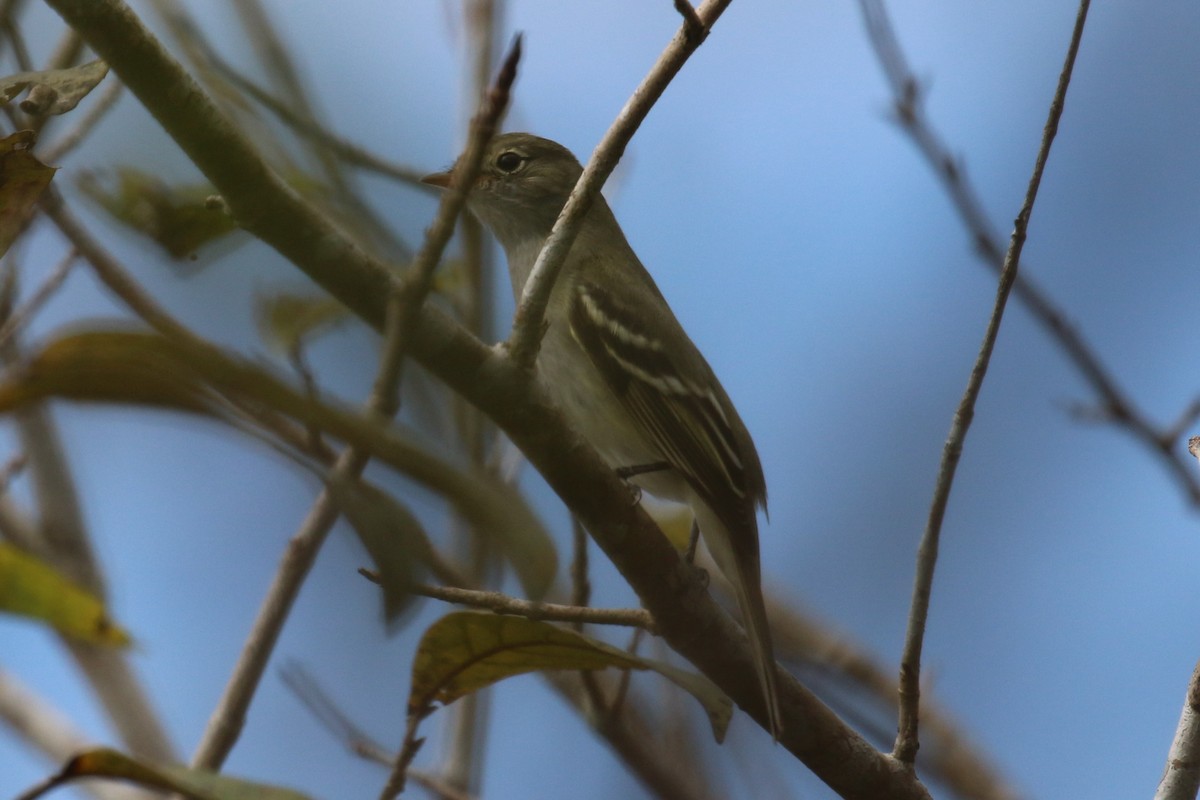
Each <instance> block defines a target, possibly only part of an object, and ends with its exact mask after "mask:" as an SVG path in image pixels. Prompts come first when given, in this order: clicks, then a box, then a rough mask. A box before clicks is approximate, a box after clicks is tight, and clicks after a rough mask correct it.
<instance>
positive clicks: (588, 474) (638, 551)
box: [47, 0, 929, 800]
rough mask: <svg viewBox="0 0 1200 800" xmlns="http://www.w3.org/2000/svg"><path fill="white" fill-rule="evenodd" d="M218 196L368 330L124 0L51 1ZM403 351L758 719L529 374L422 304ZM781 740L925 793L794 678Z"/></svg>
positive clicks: (372, 265) (323, 245)
mask: <svg viewBox="0 0 1200 800" xmlns="http://www.w3.org/2000/svg"><path fill="white" fill-rule="evenodd" d="M47 3H48V4H49V5H50V6H51V7H52V8H53V9H54V10H55V11H57V12H58V13H59V14H60V15H61V16H62V17H63V18H64V19H65V20H66V21H67V23H68V24H69V25H71V26H72V27H74V28H75V29H76V30H78V31H79V33H80V35H82V36H83V37H84V39H85V40H86V41H87V42H88V44H89V45H90V46H91V47H92V49H93V50H95V51H96V52H97V54H99V55H100V56H101V57H102V58H104V59H105V61H107V62H108V64H109V65H110V67H111V68H112V70H113V71H114V72H115V73H116V74H117V75H118V76H119V77H120V78H121V79H122V80H123V81H124V82H125V84H126V85H127V86H128V87H129V88H130V90H131V91H132V93H133V94H134V95H135V96H137V97H138V99H139V100H140V101H141V102H142V104H143V105H145V106H146V108H147V109H148V110H149V111H150V113H151V114H153V115H154V117H155V118H156V119H157V120H158V122H159V124H161V125H162V126H163V128H164V129H165V130H166V132H167V133H168V135H170V136H171V137H172V138H173V139H174V140H175V142H176V143H177V144H178V145H179V146H180V148H181V149H182V150H183V151H184V152H185V153H186V154H187V155H188V156H189V157H190V158H191V159H192V161H193V162H194V163H195V164H196V165H197V167H199V169H200V170H201V171H202V172H203V173H204V174H205V176H206V177H207V178H208V179H209V180H210V181H212V182H213V184H214V185H215V186H216V187H217V189H218V190H219V191H220V192H221V194H222V195H223V196H224V197H225V199H226V201H227V203H228V205H229V207H230V209H231V210H232V211H233V213H234V215H235V217H236V218H237V219H238V221H239V222H240V224H241V225H242V226H243V227H244V228H246V229H247V230H248V231H250V232H251V233H253V234H255V235H256V236H258V237H259V238H261V239H262V240H263V241H264V242H266V243H267V244H269V245H270V246H272V247H274V248H275V249H276V250H278V251H279V252H280V253H281V254H282V255H283V256H284V257H286V258H288V259H289V260H291V261H292V262H293V263H294V264H295V265H296V266H297V267H298V268H299V269H301V270H302V271H303V272H305V273H306V274H307V275H309V276H310V277H311V278H312V279H313V280H314V281H316V282H317V283H318V284H320V285H321V286H322V287H324V288H325V289H326V290H327V291H329V292H330V293H331V294H332V295H333V296H335V297H336V298H338V299H339V300H340V301H341V302H343V303H344V304H345V305H346V306H347V307H348V308H350V309H351V310H353V311H354V312H355V313H356V314H358V315H359V316H360V317H362V318H363V319H364V320H365V321H367V322H368V323H370V324H372V325H374V326H375V327H380V326H381V325H382V323H383V318H384V312H385V309H384V306H385V300H386V298H387V296H388V289H389V285H388V272H387V270H386V267H385V266H384V265H383V264H382V263H380V262H379V261H377V260H376V259H373V258H372V257H370V256H369V255H368V254H367V253H365V252H364V251H363V250H362V249H361V248H359V247H357V246H356V245H354V244H353V243H352V242H351V241H350V240H349V239H348V238H347V237H345V236H344V235H342V234H341V232H339V231H338V230H337V228H336V227H335V226H334V225H333V224H331V223H330V222H329V221H328V220H327V219H326V218H324V217H323V216H322V215H320V214H319V213H317V212H316V211H315V210H314V209H313V208H312V207H311V206H310V205H308V204H307V203H305V202H304V201H303V200H302V199H301V198H300V197H299V196H297V195H296V193H295V192H293V191H292V190H291V189H290V188H288V187H287V186H286V185H285V184H284V182H283V181H282V180H280V178H279V177H278V176H277V175H276V174H275V173H274V172H272V170H271V169H270V168H269V167H268V166H267V165H266V164H265V163H264V162H263V161H262V159H261V158H259V156H258V154H257V153H256V151H255V150H254V148H253V146H252V145H251V143H250V142H249V141H248V140H247V139H246V137H244V136H243V135H241V133H239V132H238V131H237V130H236V129H235V128H234V126H233V125H232V124H231V123H230V121H229V120H228V118H226V117H225V116H224V115H223V114H221V113H220V112H219V111H218V110H217V108H216V106H215V105H214V104H213V102H212V101H211V99H209V98H208V97H207V96H206V95H205V94H204V92H203V91H202V90H201V89H200V87H199V86H198V85H197V84H196V82H195V81H194V80H193V79H192V78H191V76H190V75H188V74H187V73H186V71H185V70H184V69H183V68H182V67H181V66H180V65H179V63H178V62H177V61H176V60H175V59H174V58H172V57H171V56H170V55H169V54H168V53H167V52H166V51H165V50H164V49H163V47H162V46H161V45H160V44H159V43H158V42H157V40H155V39H154V37H153V36H152V35H151V34H150V32H149V31H148V30H147V29H146V28H145V27H144V26H143V25H142V24H141V22H140V21H139V20H138V19H137V17H136V16H135V15H134V14H133V13H132V12H131V11H130V10H129V8H128V7H127V6H126V5H125V4H124V3H123V2H120V1H119V0H47ZM410 348H411V349H410V352H411V353H412V355H413V356H414V357H416V358H417V359H418V360H419V361H420V362H421V363H422V364H424V366H426V367H427V368H428V369H429V370H430V371H431V372H433V373H434V374H435V375H437V376H438V377H439V378H441V379H442V380H444V381H445V382H446V383H447V384H448V385H449V386H450V387H451V388H453V389H454V390H455V391H457V392H459V393H460V394H462V395H463V396H464V397H466V398H467V399H468V400H470V401H471V402H472V403H473V404H474V405H475V406H477V407H478V408H479V409H481V410H482V411H483V412H484V413H486V414H487V415H488V416H489V417H491V418H492V419H493V420H494V421H495V422H496V423H497V425H499V426H500V427H501V428H503V429H504V430H505V431H506V432H507V433H508V435H509V436H510V437H511V438H512V440H513V441H514V442H515V443H516V444H517V445H518V446H519V447H520V448H521V450H522V451H523V452H525V454H526V455H527V456H528V457H529V459H530V461H531V462H532V463H533V464H534V465H535V466H536V467H537V468H538V470H539V471H540V472H541V473H542V474H543V475H544V476H546V478H547V480H548V482H549V483H550V485H551V487H552V488H553V489H554V490H555V491H556V492H557V493H558V495H559V496H560V497H561V498H562V499H563V500H564V502H565V503H566V504H567V506H568V507H569V508H570V509H571V510H572V511H573V512H574V513H575V514H577V515H578V516H579V518H580V519H581V520H582V521H583V523H584V524H585V525H586V526H587V528H588V530H589V531H591V533H592V535H593V537H594V538H595V539H596V541H597V543H598V544H599V545H600V547H601V548H602V549H603V550H604V551H605V553H606V554H607V555H608V556H609V558H610V559H612V561H613V563H614V564H615V565H616V566H617V568H618V569H619V570H620V571H621V573H622V575H623V576H624V577H625V579H626V580H627V581H629V583H630V585H631V586H632V587H633V589H634V590H635V591H636V592H637V594H638V595H639V597H640V598H641V600H642V602H643V603H644V605H645V606H646V608H647V609H648V610H649V611H650V612H651V613H652V614H653V615H654V618H655V620H656V621H657V622H658V624H659V627H660V631H661V633H662V635H663V637H664V638H665V639H666V640H667V642H668V643H669V644H670V645H671V646H672V647H673V648H674V649H675V650H676V651H678V652H679V653H680V654H682V655H683V656H684V657H685V658H687V659H689V660H690V661H692V663H694V664H695V665H696V666H697V667H698V668H699V669H700V670H701V671H702V672H704V673H705V674H706V675H707V676H708V677H709V678H711V679H712V680H713V681H714V682H716V683H717V684H718V685H719V686H720V687H721V688H722V689H723V690H724V691H726V692H727V693H728V694H729V695H730V696H731V697H732V698H733V699H734V700H735V701H736V702H737V703H738V704H739V705H740V706H741V707H742V708H744V709H746V710H747V712H748V713H750V714H751V715H752V716H753V717H754V718H755V719H757V720H758V721H759V724H765V721H766V713H765V712H766V709H765V708H764V706H763V704H762V699H761V692H760V690H759V687H758V682H757V679H756V677H755V671H754V664H753V657H752V655H751V652H750V648H749V644H748V641H747V639H746V637H745V635H744V634H743V632H742V631H741V629H740V628H739V627H738V626H737V625H736V624H735V623H734V622H733V620H732V619H730V618H729V617H728V616H727V615H726V614H725V613H724V611H722V610H721V609H720V607H719V606H718V605H717V604H716V603H715V602H714V601H713V599H712V598H711V597H710V596H709V595H708V593H707V591H706V590H705V587H704V586H703V585H702V582H701V581H700V579H699V578H698V576H697V575H696V574H695V573H694V571H693V570H691V569H690V568H689V567H687V565H685V564H683V562H682V561H681V560H680V559H679V557H678V554H677V553H676V552H675V550H674V549H673V548H672V547H671V545H670V544H669V543H668V542H667V540H666V539H665V538H664V537H663V536H662V535H661V533H660V532H659V531H658V529H657V527H656V526H655V525H654V523H653V521H651V519H650V518H649V517H648V516H647V515H646V514H645V512H643V511H642V509H641V508H640V507H638V506H631V505H630V504H629V490H628V487H627V486H626V485H625V483H624V482H623V481H621V480H620V479H619V478H618V477H617V476H616V475H615V474H614V473H613V472H612V470H610V469H608V468H607V467H606V466H605V465H604V463H603V462H602V461H601V460H600V458H599V456H597V455H596V453H595V452H594V451H593V450H592V449H591V448H590V447H588V445H587V444H586V443H585V442H584V441H583V440H582V439H580V438H579V437H578V436H577V435H576V434H575V433H574V431H572V430H571V429H570V427H568V426H567V424H566V423H565V421H564V420H563V418H562V417H561V415H560V414H559V413H558V411H557V410H556V409H555V408H554V407H553V406H551V405H550V403H549V402H548V400H547V398H546V396H545V394H544V392H542V391H541V390H540V388H539V387H538V386H537V385H536V384H535V383H534V382H533V381H531V380H530V377H529V374H528V372H527V371H526V370H524V369H521V368H520V367H518V366H517V365H515V364H514V363H513V362H512V361H511V360H510V359H508V358H507V357H505V356H504V355H503V354H502V353H501V352H499V351H497V350H493V349H491V348H488V347H487V346H485V345H484V344H482V343H481V342H480V341H479V340H477V339H476V338H474V337H473V336H471V335H470V334H469V333H467V332H466V331H465V330H464V329H463V328H462V327H461V326H459V325H458V324H457V323H455V322H454V321H453V320H451V319H450V318H449V317H448V316H447V315H446V314H444V313H441V312H440V311H438V310H436V309H433V308H429V307H426V308H424V309H423V310H422V312H421V314H420V318H419V324H418V326H417V329H416V331H415V334H414V336H413V339H412V341H411V342H410ZM780 688H781V695H782V706H783V714H784V721H785V730H786V733H785V735H784V736H783V737H782V739H781V743H782V744H783V745H784V746H785V747H786V748H787V749H788V750H789V751H790V752H792V753H793V754H795V755H796V756H797V757H798V758H800V759H801V760H802V761H803V762H804V763H805V764H807V765H808V767H809V768H810V769H812V770H813V772H814V773H816V774H817V775H818V776H819V777H820V778H821V779H822V780H824V781H825V782H826V783H827V784H829V785H830V786H831V787H832V788H833V789H834V791H836V792H838V793H839V794H840V795H841V796H842V797H845V798H862V799H863V800H867V799H868V798H869V799H870V800H876V799H877V798H881V797H888V798H896V799H898V800H899V799H904V798H928V797H929V795H928V792H927V791H926V790H925V788H924V787H923V786H922V785H921V784H920V782H919V781H918V780H917V779H916V777H915V776H914V775H913V773H912V771H911V770H909V769H907V768H906V767H904V766H903V765H901V764H900V763H899V762H897V761H895V760H894V759H892V758H891V757H890V756H888V755H885V754H882V753H880V752H878V751H877V750H875V749H874V748H873V747H872V746H871V745H870V744H869V743H868V742H867V741H866V740H864V739H863V738H862V737H861V736H860V735H858V734H857V733H856V732H855V731H853V730H851V729H850V728H848V727H847V726H846V725H845V724H843V723H842V722H841V721H840V720H839V719H838V718H837V717H836V716H835V715H834V714H833V712H831V711H830V710H829V709H828V708H827V707H826V706H824V705H823V704H822V703H821V702H820V701H819V700H817V699H816V697H814V696H813V695H812V694H811V693H810V692H809V691H807V690H806V689H805V688H804V687H803V686H801V685H800V683H799V682H797V681H796V680H795V679H792V678H787V679H786V680H784V681H783V682H782V684H781V687H780Z"/></svg>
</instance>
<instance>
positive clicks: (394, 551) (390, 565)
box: [325, 480, 433, 623]
mask: <svg viewBox="0 0 1200 800" xmlns="http://www.w3.org/2000/svg"><path fill="white" fill-rule="evenodd" d="M325 485H326V486H327V487H328V489H329V493H330V494H331V495H332V496H333V499H334V502H335V503H337V505H338V507H339V508H340V509H341V510H342V514H344V515H345V517H346V521H347V522H349V523H350V526H351V527H352V528H353V529H354V532H355V533H356V534H357V535H358V540H359V541H360V542H362V545H363V547H365V548H366V550H367V554H368V555H370V556H371V561H372V562H374V564H375V570H376V572H377V573H378V574H379V585H380V588H381V589H382V590H383V617H384V620H385V621H386V622H388V623H393V622H395V621H396V619H397V618H399V616H400V615H401V614H403V613H404V611H405V610H407V609H408V607H409V606H410V605H411V604H412V601H413V600H414V599H415V597H416V595H414V594H413V592H412V587H413V586H414V585H415V584H416V583H418V582H419V581H420V580H421V579H422V578H423V577H424V575H425V573H426V569H425V565H426V564H428V563H429V559H430V556H431V555H432V553H433V547H432V545H431V544H430V543H429V538H428V537H427V536H426V535H425V530H424V528H422V527H421V523H420V522H419V521H418V520H417V518H416V517H415V516H413V513H412V512H411V511H409V510H408V509H407V508H405V507H404V506H403V505H401V503H400V502H399V501H398V500H396V499H395V498H394V497H392V496H391V495H389V494H387V493H386V492H384V491H381V490H380V489H377V488H375V487H374V486H369V485H367V484H365V483H361V482H359V481H345V480H326V482H325Z"/></svg>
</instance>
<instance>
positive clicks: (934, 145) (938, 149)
mask: <svg viewBox="0 0 1200 800" xmlns="http://www.w3.org/2000/svg"><path fill="white" fill-rule="evenodd" d="M859 4H860V7H861V8H862V12H863V18H864V21H865V24H866V28H867V34H868V37H869V39H870V41H871V45H872V47H873V48H874V49H875V54H876V56H877V57H878V59H879V61H880V64H881V66H882V67H883V71H884V75H885V77H886V78H887V79H888V82H889V83H890V84H891V87H892V94H893V102H894V104H895V112H896V121H897V122H898V123H899V125H900V127H901V129H902V130H903V131H904V132H905V133H906V134H907V135H908V136H909V138H910V139H912V141H913V143H914V144H915V145H916V146H917V149H918V150H919V151H920V152H921V154H922V155H923V156H924V157H925V160H926V161H927V162H928V163H929V165H930V167H932V168H933V170H934V172H935V173H936V174H937V176H938V178H940V179H941V182H942V185H943V186H944V187H945V189H946V192H947V193H948V194H949V196H950V200H951V202H952V203H953V204H954V207H955V208H956V209H957V210H958V213H959V216H960V217H961V218H962V220H963V224H964V225H965V227H966V229H967V232H968V234H969V235H970V237H971V239H972V241H973V242H974V244H975V250H976V252H977V253H978V254H979V257H980V258H981V259H982V260H983V262H984V263H985V264H986V265H987V266H989V267H991V268H992V269H994V270H997V271H998V270H999V269H1000V268H1001V267H1002V265H1003V261H1004V249H1003V248H1002V247H1001V244H1000V241H1001V238H1000V236H999V235H998V234H997V233H996V231H995V230H994V228H993V227H992V225H991V222H990V221H989V220H988V217H987V213H986V212H985V211H984V210H983V203H982V202H981V201H980V199H979V194H978V192H977V191H975V189H974V187H973V186H972V185H971V183H970V180H969V179H968V177H967V174H966V171H965V170H964V169H963V167H962V165H961V164H960V163H959V161H958V160H957V159H956V158H955V157H954V156H953V155H952V154H951V150H950V148H948V147H947V146H946V144H945V143H944V142H943V141H942V139H941V137H940V136H939V135H938V133H937V132H936V131H934V130H933V128H932V126H931V125H930V122H929V119H928V117H927V116H926V114H925V105H924V93H923V91H922V87H921V84H920V82H919V81H918V80H917V78H916V76H915V75H914V74H913V72H912V70H911V69H910V68H909V66H908V62H907V60H906V59H905V57H904V53H903V51H902V50H901V48H900V43H899V41H898V40H897V39H896V34H895V31H894V30H893V28H892V24H891V21H890V20H889V18H888V15H887V10H886V8H885V6H884V4H883V0H859ZM1013 293H1014V294H1015V295H1016V297H1017V299H1018V300H1020V301H1021V303H1022V304H1023V305H1024V306H1025V308H1027V309H1028V310H1029V311H1030V313H1031V314H1032V315H1033V317H1034V319H1036V320H1037V321H1038V322H1039V323H1040V324H1041V325H1042V327H1043V328H1045V329H1046V331H1047V332H1048V333H1049V334H1050V336H1051V337H1052V338H1053V339H1054V340H1055V341H1057V342H1058V344H1059V346H1060V347H1061V348H1062V350H1063V351H1064V352H1065V353H1066V355H1067V357H1068V359H1070V361H1071V363H1072V364H1073V365H1074V366H1075V369H1077V370H1078V371H1079V373H1080V375H1081V376H1082V377H1083V379H1084V380H1085V381H1086V382H1087V383H1088V385H1090V386H1091V387H1092V390H1093V391H1094V392H1095V393H1096V395H1097V396H1098V397H1099V402H1100V404H1101V406H1102V407H1103V413H1100V414H1090V415H1088V416H1087V417H1086V418H1089V419H1101V420H1104V421H1107V422H1112V423H1114V424H1116V425H1118V426H1119V427H1121V428H1123V429H1125V430H1127V431H1128V432H1129V433H1130V434H1132V435H1133V437H1134V438H1135V439H1136V440H1137V441H1139V442H1141V443H1142V444H1144V445H1145V446H1146V447H1148V448H1149V449H1150V451H1151V452H1153V453H1155V454H1156V455H1157V456H1158V458H1159V460H1160V461H1161V462H1162V464H1163V466H1164V467H1166V469H1167V471H1168V472H1169V473H1170V474H1171V476H1172V477H1174V478H1175V480H1176V482H1177V483H1178V484H1179V486H1180V488H1181V489H1183V491H1184V493H1185V494H1186V495H1187V496H1188V499H1189V500H1190V501H1191V502H1192V504H1193V505H1200V480H1198V479H1197V477H1196V475H1195V473H1194V472H1193V471H1192V470H1191V467H1190V464H1188V462H1187V459H1186V458H1185V457H1184V455H1183V454H1182V453H1181V452H1180V448H1179V438H1180V437H1181V436H1182V430H1180V429H1179V428H1178V427H1176V426H1171V427H1167V428H1166V429H1159V428H1158V426H1156V425H1155V424H1154V423H1153V422H1151V421H1150V420H1149V418H1148V417H1147V416H1146V415H1145V414H1144V413H1143V412H1142V411H1141V410H1140V409H1139V408H1138V407H1137V405H1136V404H1135V403H1134V402H1133V401H1132V400H1131V399H1130V398H1129V397H1128V395H1127V394H1126V393H1125V391H1124V390H1123V389H1122V388H1121V387H1120V386H1118V385H1117V382H1116V380H1115V378H1114V377H1113V376H1112V375H1111V374H1110V372H1109V370H1108V369H1107V368H1106V367H1105V366H1104V364H1103V363H1101V361H1100V357H1099V356H1098V355H1097V354H1096V353H1095V351H1094V350H1093V349H1092V348H1091V346H1090V345H1089V344H1088V343H1087V342H1086V341H1084V339H1083V336H1082V335H1081V334H1080V333H1079V331H1078V330H1076V329H1075V327H1074V326H1073V325H1072V324H1071V323H1070V322H1069V321H1068V318H1067V315H1066V314H1065V313H1063V311H1062V310H1061V309H1060V308H1059V307H1058V306H1057V305H1056V304H1055V303H1054V301H1053V300H1051V299H1050V297H1049V296H1048V295H1047V294H1046V292H1045V291H1044V290H1043V289H1042V288H1041V287H1040V286H1039V285H1038V284H1037V283H1036V282H1035V281H1034V279H1033V278H1032V277H1030V275H1029V274H1028V272H1027V271H1023V272H1022V273H1021V274H1020V275H1018V276H1017V283H1016V286H1015V287H1014V288H1013Z"/></svg>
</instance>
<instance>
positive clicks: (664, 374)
mask: <svg viewBox="0 0 1200 800" xmlns="http://www.w3.org/2000/svg"><path fill="white" fill-rule="evenodd" d="M623 299H624V298H620V297H617V296H614V295H613V294H612V293H611V292H606V291H605V290H603V289H601V288H599V287H597V286H595V285H594V284H589V283H587V282H580V283H578V284H576V285H575V286H574V287H573V296H572V298H571V305H570V317H569V319H570V325H571V333H572V335H573V336H574V338H575V339H576V341H578V342H579V344H580V346H581V347H582V348H583V349H584V351H585V352H586V353H587V354H588V357H589V358H590V359H591V361H592V364H594V365H595V367H596V369H597V370H599V372H600V374H601V375H603V376H604V379H605V381H606V382H607V383H608V385H609V387H610V388H611V389H612V390H613V392H614V393H615V394H616V395H617V397H619V398H620V399H621V401H622V402H623V403H624V404H625V407H626V408H627V409H628V411H629V412H630V414H631V415H632V416H633V418H634V419H635V420H637V422H638V424H639V426H640V427H641V429H642V431H643V433H645V435H646V436H647V437H648V438H649V439H650V440H651V441H652V442H654V444H655V445H656V446H657V448H658V449H659V450H660V451H661V453H662V458H663V460H665V461H667V462H669V463H670V464H671V465H672V466H673V467H674V468H675V469H676V470H677V471H679V472H680V473H681V474H682V475H683V476H684V478H685V479H686V480H687V481H688V483H689V484H690V485H691V486H692V488H693V490H695V491H696V492H697V493H698V494H700V496H701V497H703V498H704V499H705V501H706V502H707V503H708V504H709V506H710V507H712V509H713V510H714V511H715V512H717V514H718V515H720V516H722V517H724V518H725V520H726V524H727V525H731V526H733V527H741V525H740V524H736V521H739V520H742V519H744V518H745V516H744V515H745V514H747V513H749V514H750V515H751V516H752V515H753V513H754V510H753V509H754V506H755V504H756V503H757V502H759V501H761V499H762V498H761V493H760V490H759V489H758V488H757V486H758V485H761V482H762V478H761V474H762V473H761V468H760V467H759V465H758V456H757V454H756V453H755V452H754V450H753V445H752V444H751V445H749V452H746V448H745V447H744V446H743V445H742V444H741V439H740V437H739V436H738V433H737V430H736V429H735V427H734V426H735V425H740V421H737V417H736V414H737V412H736V411H734V409H733V406H732V405H731V404H729V401H728V399H726V398H725V393H724V391H723V390H722V389H721V387H720V384H718V383H717V380H716V378H715V376H713V374H712V370H711V369H709V368H708V365H707V364H706V363H705V362H704V359H703V357H702V356H701V355H700V353H699V352H698V351H697V350H696V348H695V345H693V344H692V343H691V341H690V340H688V339H687V338H686V334H684V333H683V332H682V330H681V331H680V336H681V337H682V342H683V343H685V344H686V352H679V350H680V348H679V342H675V343H674V347H672V348H671V349H672V350H673V351H674V352H668V348H667V347H665V346H664V343H663V342H662V341H659V340H658V339H656V338H654V337H653V336H652V335H651V334H650V333H648V331H647V329H646V326H645V325H644V324H641V321H642V320H643V319H644V318H645V314H646V313H652V312H651V310H649V309H644V308H637V309H635V308H634V307H632V306H631V305H630V304H629V303H628V302H623ZM654 312H656V313H663V314H668V315H669V314H670V313H671V312H670V310H669V309H668V308H667V307H666V305H665V304H663V305H662V306H661V308H660V309H656V310H654ZM670 322H671V323H672V324H677V323H675V321H674V319H672V320H670ZM731 417H732V419H731ZM747 438H748V437H747ZM624 466H640V465H635V464H628V465H624ZM751 470H753V472H751Z"/></svg>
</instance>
